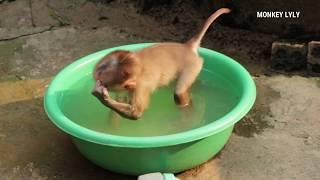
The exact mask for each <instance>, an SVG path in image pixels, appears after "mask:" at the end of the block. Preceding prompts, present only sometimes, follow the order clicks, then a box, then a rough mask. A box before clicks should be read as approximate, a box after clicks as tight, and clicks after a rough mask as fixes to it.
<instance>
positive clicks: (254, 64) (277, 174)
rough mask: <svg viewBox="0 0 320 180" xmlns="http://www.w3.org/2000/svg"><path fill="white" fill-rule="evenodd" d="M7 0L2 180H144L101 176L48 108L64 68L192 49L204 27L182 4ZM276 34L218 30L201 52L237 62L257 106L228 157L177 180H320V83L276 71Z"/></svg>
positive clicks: (0, 49) (1, 1)
mask: <svg viewBox="0 0 320 180" xmlns="http://www.w3.org/2000/svg"><path fill="white" fill-rule="evenodd" d="M105 2H106V3H98V2H97V1H94V0H92V1H87V0H68V1H55V0H16V1H7V0H0V95H1V96H0V179H136V177H130V176H124V175H119V174H115V173H112V172H109V171H107V170H104V169H101V168H99V167H97V166H95V165H93V164H92V163H90V162H89V161H87V160H86V159H84V158H83V157H82V156H81V154H80V153H79V152H78V151H77V150H76V149H75V147H74V146H73V144H72V142H71V140H70V138H69V137H68V136H67V135H66V134H64V133H62V132H61V131H60V130H58V129H57V128H56V127H55V126H54V125H53V124H52V123H51V122H50V121H49V120H48V118H47V116H46V114H45V112H44V110H43V104H42V100H43V94H44V91H45V89H46V87H47V85H48V83H49V82H50V80H51V79H52V77H53V76H54V75H55V74H56V73H58V72H59V70H61V69H62V68H63V67H64V66H66V65H67V64H69V63H71V62H73V61H74V60H76V59H78V58H79V57H82V56H85V55H87V54H89V53H93V52H95V51H98V50H101V49H105V48H109V47H114V46H119V45H124V44H130V43H139V42H160V41H180V42H181V41H184V40H186V39H188V38H189V37H191V36H192V35H193V34H194V33H195V32H196V30H197V29H196V27H197V25H198V24H199V23H200V22H201V20H203V17H200V16H199V15H197V14H196V12H195V11H190V18H188V19H186V18H184V17H185V16H184V15H185V13H183V12H184V11H185V9H184V8H191V7H188V6H183V7H181V8H180V9H178V10H171V12H170V13H169V14H167V15H166V14H163V10H162V9H161V8H160V9H154V10H151V11H149V12H146V13H142V14H141V13H140V10H139V8H137V6H136V3H134V2H133V1H129V0H116V1H112V2H111V3H107V1H105ZM276 39H277V36H275V35H268V34H261V33H254V32H250V31H246V30H241V29H234V28H230V27H225V26H222V25H219V24H215V25H214V28H211V29H210V30H209V32H208V33H207V35H206V37H205V39H204V41H203V45H202V46H203V47H206V48H210V49H213V50H217V51H220V52H222V53H225V54H227V55H228V56H230V57H233V58H234V59H236V60H237V61H238V62H240V63H241V64H242V65H243V66H245V67H246V68H247V69H248V71H249V72H250V73H251V74H252V76H253V78H254V80H255V82H256V86H257V101H256V103H255V105H254V108H253V109H252V110H251V111H250V112H249V113H248V114H247V116H246V117H245V118H243V120H241V121H240V122H239V123H237V124H236V127H235V130H234V133H233V134H232V136H231V138H230V140H229V142H228V143H227V145H226V146H225V148H224V149H223V150H222V151H221V153H220V154H219V155H218V156H217V157H215V158H213V159H211V160H210V161H208V162H207V163H204V164H203V165H201V166H199V167H196V168H194V169H190V170H188V171H186V172H182V173H179V174H177V176H178V177H179V178H181V179H182V180H193V179H194V180H198V179H199V180H206V179H208V180H215V179H216V180H224V179H226V180H242V179H243V180H251V179H252V180H256V179H262V180H263V179H266V180H267V179H268V180H269V179H308V180H309V179H310V180H312V179H314V180H316V179H320V171H319V169H320V131H319V128H320V122H319V120H320V119H319V112H320V78H319V77H308V76H307V73H306V72H304V71H300V72H291V73H281V72H274V71H272V70H271V69H270V68H269V66H268V65H269V56H270V53H269V51H270V47H271V43H272V42H273V41H274V40H276Z"/></svg>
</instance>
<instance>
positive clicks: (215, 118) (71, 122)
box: [44, 43, 256, 175]
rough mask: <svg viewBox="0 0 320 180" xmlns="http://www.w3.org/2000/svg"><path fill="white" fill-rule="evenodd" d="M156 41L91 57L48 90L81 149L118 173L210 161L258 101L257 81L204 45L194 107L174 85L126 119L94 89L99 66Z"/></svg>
mask: <svg viewBox="0 0 320 180" xmlns="http://www.w3.org/2000/svg"><path fill="white" fill-rule="evenodd" d="M150 45H152V43H144V44H132V45H126V46H120V47H115V48H110V49H106V50H102V51H99V52H97V53H94V54H91V55H88V56H86V57H83V58H81V59H79V60H77V61H75V62H74V63H72V64H70V65H69V66H67V67H66V68H64V69H63V70H62V71H61V72H60V73H59V74H58V75H57V76H56V77H55V78H54V79H53V80H52V82H51V83H50V85H49V87H48V89H47V91H46V94H45V97H44V107H45V110H46V113H47V115H48V116H49V118H50V120H51V121H52V122H53V123H54V124H55V125H56V126H57V127H59V128H60V129H61V130H63V131H64V132H66V133H68V134H69V135H70V136H71V137H72V139H73V142H74V144H75V145H76V147H77V148H78V149H79V151H80V152H81V153H82V154H83V155H84V156H85V157H86V158H88V159H89V160H90V161H92V162H93V163H95V164H97V165H99V166H101V167H103V168H106V169H108V170H111V171H115V172H118V173H123V174H129V175H141V174H145V173H150V172H163V173H166V172H168V173H177V172H181V171H184V170H186V169H190V168H192V167H195V166H197V165H199V164H201V163H204V162H205V161H207V160H209V159H210V158H212V157H213V156H214V155H215V154H217V153H218V152H219V151H220V150H221V149H222V147H223V146H224V145H225V143H226V142H227V140H228V139H229V137H230V135H231V132H232V130H233V126H234V124H235V123H236V122H237V121H239V120H240V119H241V118H242V117H243V116H244V115H245V114H246V113H247V112H248V111H249V110H250V108H251V107H252V106H253V104H254V101H255V97H256V89H255V85H254V82H253V80H252V78H251V76H250V74H249V73H248V72H247V71H246V70H245V69H244V68H243V67H242V66H241V65H240V64H239V63H237V62H236V61H234V60H232V59H231V58H229V57H227V56H225V55H223V54H221V53H218V52H215V51H212V50H209V49H205V48H200V49H199V53H200V55H201V56H202V57H203V59H204V67H203V70H202V71H201V73H200V75H199V77H198V80H197V82H196V83H195V84H194V87H193V89H192V90H191V93H192V94H191V97H192V100H193V105H192V107H190V108H187V109H179V108H178V107H176V106H175V105H174V101H173V95H172V92H173V88H172V87H171V86H169V87H163V88H160V89H159V90H158V91H156V92H155V93H154V94H153V95H152V99H151V105H150V107H149V108H148V109H147V110H146V112H145V114H144V116H143V117H142V119H141V120H137V121H131V120H126V119H123V118H121V117H120V116H118V115H117V114H115V113H114V112H112V111H110V110H109V109H108V108H106V107H104V106H103V105H102V104H100V103H99V102H98V100H96V99H95V98H94V97H93V96H92V95H91V94H90V92H91V89H92V87H93V84H94V81H93V78H92V70H93V67H94V65H95V63H96V62H98V61H99V59H101V58H102V57H103V56H104V55H106V54H107V53H109V52H111V51H114V50H116V49H123V50H131V51H135V50H138V49H141V48H143V47H146V46H150Z"/></svg>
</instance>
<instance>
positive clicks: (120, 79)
mask: <svg viewBox="0 0 320 180" xmlns="http://www.w3.org/2000/svg"><path fill="white" fill-rule="evenodd" d="M229 12H230V10H229V9H226V8H222V9H219V10H218V11H216V12H215V13H214V14H213V15H211V16H210V17H209V19H208V20H207V21H206V23H205V24H204V26H203V28H202V29H201V31H200V32H199V34H197V35H196V36H194V37H193V38H191V39H190V40H189V41H188V42H186V43H160V44H156V45H153V46H150V47H146V48H144V49H142V50H140V51H137V52H128V51H115V52H112V53H110V54H108V55H107V56H105V57H104V58H103V59H102V60H101V61H100V62H98V63H97V65H96V67H95V70H94V78H95V80H96V81H97V83H96V87H95V88H94V91H93V94H94V95H95V96H96V97H97V98H98V99H99V100H100V101H101V103H103V104H104V105H106V106H108V107H109V108H111V109H113V110H114V111H116V112H118V113H119V114H120V115H122V116H124V117H127V118H129V119H138V118H140V117H141V116H142V114H143V112H144V110H145V109H146V108H147V107H148V104H149V96H150V94H151V93H152V92H153V91H154V90H156V89H157V88H158V87H161V86H165V85H168V84H169V83H170V82H171V81H172V80H174V79H176V80H177V83H176V87H175V92H174V100H175V102H176V103H177V104H178V105H180V106H182V107H183V106H187V105H188V104H189V103H190V97H189V92H188V91H189V89H190V87H191V86H192V84H193V82H194V81H195V79H196V78H197V76H198V74H199V73H200V71H201V68H202V64H203V60H202V58H201V57H200V56H199V55H198V53H197V49H198V47H199V45H200V43H201V39H202V38H203V36H204V34H205V32H206V31H207V29H208V28H209V26H210V24H211V23H212V22H213V21H214V20H215V19H216V18H217V17H218V16H220V15H221V14H223V13H229ZM107 89H110V90H114V91H121V90H126V91H128V92H129V95H130V102H129V103H124V102H118V101H115V100H113V99H112V98H111V97H110V96H109V94H108V90H107Z"/></svg>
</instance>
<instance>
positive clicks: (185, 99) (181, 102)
mask: <svg viewBox="0 0 320 180" xmlns="http://www.w3.org/2000/svg"><path fill="white" fill-rule="evenodd" d="M174 102H175V103H176V105H177V106H179V107H182V108H183V107H186V106H189V104H190V102H191V101H190V98H189V95H188V93H183V94H180V95H178V94H174Z"/></svg>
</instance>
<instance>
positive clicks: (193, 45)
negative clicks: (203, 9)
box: [186, 8, 231, 52]
mask: <svg viewBox="0 0 320 180" xmlns="http://www.w3.org/2000/svg"><path fill="white" fill-rule="evenodd" d="M229 12H231V9H229V8H221V9H218V10H217V11H216V12H214V13H213V14H212V15H211V16H210V17H209V18H208V19H207V20H206V22H205V23H204V25H203V27H202V28H201V31H200V32H199V33H198V34H197V35H195V36H194V37H193V38H191V39H190V40H189V41H188V42H187V43H186V44H188V45H189V46H191V48H192V49H193V50H194V51H196V52H197V49H198V48H199V47H200V44H201V40H202V38H203V36H204V35H205V33H206V32H207V30H208V28H209V27H210V25H211V24H212V23H213V21H214V20H216V19H217V18H218V17H219V16H220V15H222V14H227V13H229Z"/></svg>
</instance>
